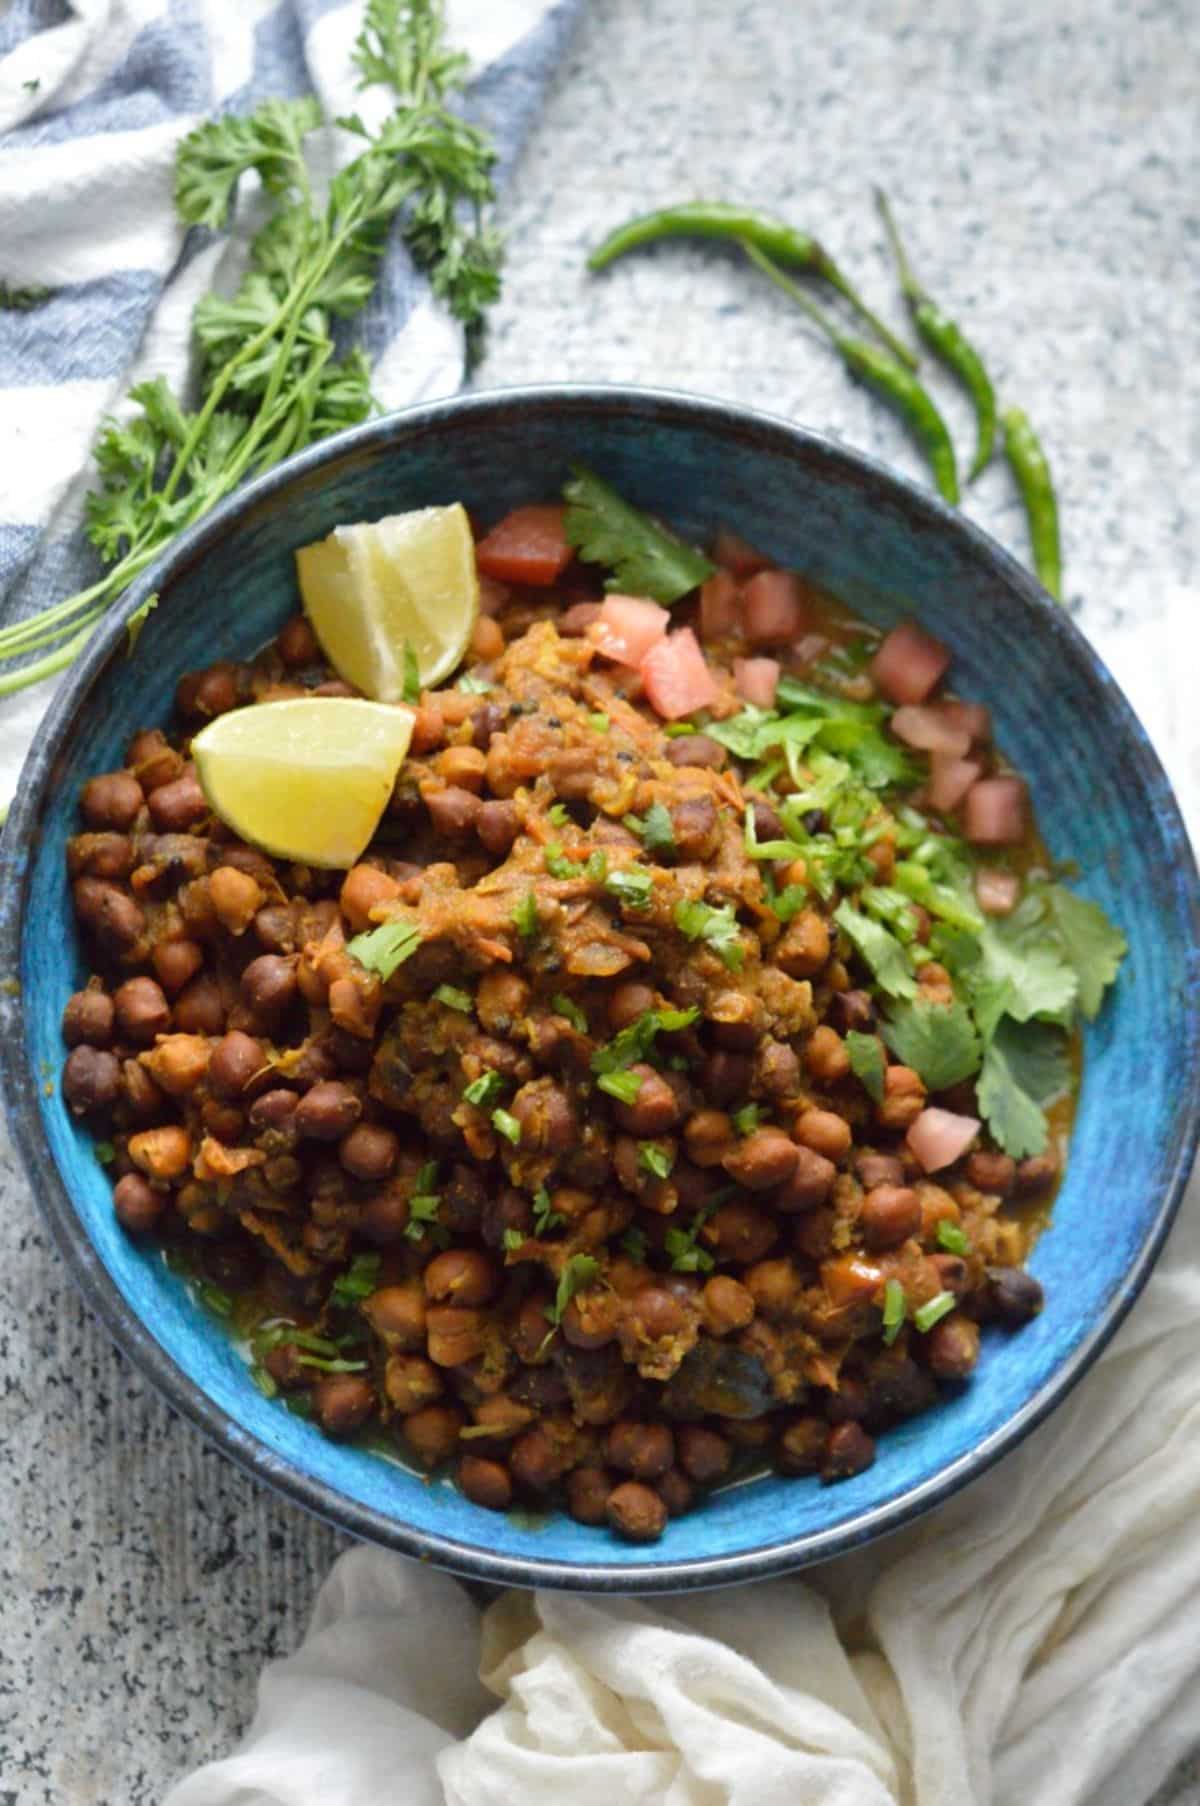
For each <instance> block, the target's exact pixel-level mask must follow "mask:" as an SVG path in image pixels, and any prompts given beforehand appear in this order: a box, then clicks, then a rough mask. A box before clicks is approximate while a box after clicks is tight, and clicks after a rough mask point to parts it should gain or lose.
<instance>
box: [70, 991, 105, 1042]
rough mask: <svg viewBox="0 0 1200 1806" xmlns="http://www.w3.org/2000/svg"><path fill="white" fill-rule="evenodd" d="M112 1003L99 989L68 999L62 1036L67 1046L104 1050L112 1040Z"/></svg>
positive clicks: (81, 992)
mask: <svg viewBox="0 0 1200 1806" xmlns="http://www.w3.org/2000/svg"><path fill="white" fill-rule="evenodd" d="M114 1017H115V1011H114V1009H113V1000H112V998H111V997H109V996H108V995H107V994H106V993H105V992H104V991H102V990H100V988H99V986H97V985H95V984H91V985H89V986H88V988H87V990H86V991H76V992H75V994H74V996H72V997H68V999H67V1004H66V1008H65V1009H64V1010H63V1019H62V1035H63V1040H64V1041H65V1042H66V1044H67V1046H68V1047H81V1046H83V1045H84V1044H85V1043H86V1045H87V1046H89V1047H107V1046H108V1045H109V1043H110V1042H111V1040H112V1038H113V1021H114Z"/></svg>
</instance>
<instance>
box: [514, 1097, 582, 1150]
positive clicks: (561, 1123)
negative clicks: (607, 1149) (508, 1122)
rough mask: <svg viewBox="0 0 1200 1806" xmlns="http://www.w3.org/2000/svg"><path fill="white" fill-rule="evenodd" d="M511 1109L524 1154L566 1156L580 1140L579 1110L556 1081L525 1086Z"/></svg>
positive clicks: (515, 1098)
mask: <svg viewBox="0 0 1200 1806" xmlns="http://www.w3.org/2000/svg"><path fill="white" fill-rule="evenodd" d="M509 1108H510V1110H511V1112H512V1115H513V1116H514V1118H515V1119H516V1121H517V1122H518V1123H519V1124H520V1126H521V1142H520V1145H521V1149H522V1152H523V1153H548V1154H563V1153H565V1152H566V1151H567V1149H568V1148H570V1147H573V1146H574V1144H575V1142H576V1140H577V1139H578V1135H579V1125H578V1122H577V1120H576V1116H575V1107H574V1105H573V1104H572V1102H571V1099H570V1097H569V1096H568V1094H567V1092H565V1091H564V1090H563V1088H562V1086H561V1085H556V1084H555V1083H554V1081H553V1080H552V1079H534V1080H533V1081H532V1083H530V1084H528V1085H522V1086H521V1088H520V1090H519V1091H518V1092H517V1094H516V1096H515V1097H514V1098H513V1100H512V1103H511V1104H510V1106H509Z"/></svg>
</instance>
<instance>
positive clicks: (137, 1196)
mask: <svg viewBox="0 0 1200 1806" xmlns="http://www.w3.org/2000/svg"><path fill="white" fill-rule="evenodd" d="M166 1201H167V1200H166V1194H165V1193H164V1192H161V1191H155V1189H154V1187H153V1186H152V1185H150V1184H149V1183H148V1182H147V1181H146V1180H145V1179H143V1178H142V1175H141V1174H140V1173H126V1174H125V1177H124V1178H123V1179H118V1180H117V1183H116V1185H115V1186H114V1188H113V1209H114V1210H115V1212H116V1216H117V1221H118V1223H120V1225H121V1227H122V1229H124V1230H126V1231H127V1232H128V1233H129V1234H130V1235H149V1233H150V1231H151V1230H152V1229H153V1228H154V1227H155V1226H156V1225H157V1223H158V1220H159V1218H160V1217H161V1216H162V1213H163V1209H164V1207H165V1205H166Z"/></svg>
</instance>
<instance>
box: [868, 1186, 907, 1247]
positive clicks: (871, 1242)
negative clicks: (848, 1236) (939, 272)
mask: <svg viewBox="0 0 1200 1806" xmlns="http://www.w3.org/2000/svg"><path fill="white" fill-rule="evenodd" d="M859 1222H860V1227H861V1229H862V1235H863V1241H864V1242H865V1243H866V1245H867V1247H868V1248H870V1249H872V1250H873V1251H874V1250H878V1249H881V1248H896V1247H898V1246H899V1245H900V1243H901V1242H905V1241H907V1240H908V1238H909V1236H912V1235H917V1234H919V1233H920V1229H921V1200H920V1197H919V1196H918V1195H917V1193H916V1192H915V1191H914V1190H913V1189H912V1188H911V1186H907V1185H877V1186H875V1187H874V1189H873V1190H872V1191H869V1192H868V1193H867V1195H866V1197H865V1198H864V1199H863V1201H862V1215H861V1217H860V1219H859Z"/></svg>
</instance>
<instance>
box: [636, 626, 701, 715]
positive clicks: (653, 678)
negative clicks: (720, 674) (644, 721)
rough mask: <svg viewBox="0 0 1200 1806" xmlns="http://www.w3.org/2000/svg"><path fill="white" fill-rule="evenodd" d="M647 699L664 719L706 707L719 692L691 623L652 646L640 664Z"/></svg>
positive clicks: (691, 712)
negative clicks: (690, 625) (689, 625)
mask: <svg viewBox="0 0 1200 1806" xmlns="http://www.w3.org/2000/svg"><path fill="white" fill-rule="evenodd" d="M640 670H641V674H642V683H643V685H644V687H645V691H646V700H647V701H648V702H649V704H650V707H651V708H652V709H653V710H654V711H655V713H656V714H658V715H661V716H662V718H663V720H664V721H678V720H680V719H681V718H682V717H683V716H684V715H694V714H695V713H696V711H697V709H707V708H709V707H710V706H711V705H712V704H713V703H714V702H715V701H716V700H717V697H718V695H719V694H720V692H719V691H718V689H717V686H716V683H715V681H714V679H713V674H712V672H711V671H710V670H709V668H708V666H707V664H706V663H705V660H704V654H703V653H702V652H701V650H700V642H699V641H698V640H697V638H696V636H695V634H694V633H693V632H692V630H691V628H690V627H681V628H680V629H679V632H678V633H673V634H670V635H669V636H668V638H667V639H665V640H660V641H659V642H658V644H657V646H652V647H651V648H650V650H649V652H648V653H647V654H646V656H645V658H644V659H643V660H642V663H641V666H640Z"/></svg>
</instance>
